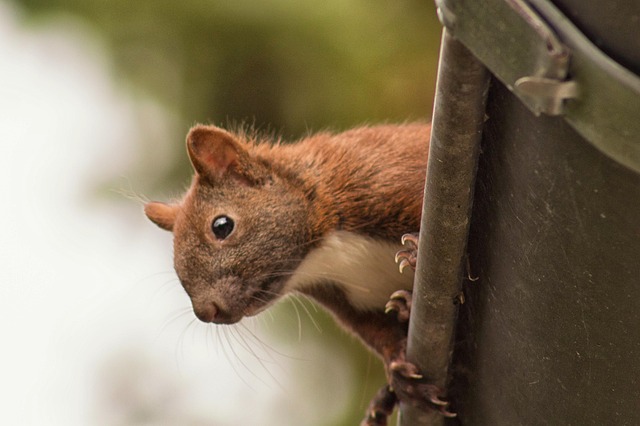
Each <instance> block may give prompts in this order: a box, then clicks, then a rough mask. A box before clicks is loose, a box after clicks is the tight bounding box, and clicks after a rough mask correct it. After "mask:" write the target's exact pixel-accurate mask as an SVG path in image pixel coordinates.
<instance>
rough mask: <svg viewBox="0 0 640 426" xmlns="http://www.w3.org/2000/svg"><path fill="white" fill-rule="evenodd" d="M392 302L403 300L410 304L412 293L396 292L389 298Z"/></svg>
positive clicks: (405, 291)
mask: <svg viewBox="0 0 640 426" xmlns="http://www.w3.org/2000/svg"><path fill="white" fill-rule="evenodd" d="M389 299H391V300H403V301H405V302H409V301H410V300H411V292H409V291H407V290H396V291H394V292H393V293H391V296H389Z"/></svg>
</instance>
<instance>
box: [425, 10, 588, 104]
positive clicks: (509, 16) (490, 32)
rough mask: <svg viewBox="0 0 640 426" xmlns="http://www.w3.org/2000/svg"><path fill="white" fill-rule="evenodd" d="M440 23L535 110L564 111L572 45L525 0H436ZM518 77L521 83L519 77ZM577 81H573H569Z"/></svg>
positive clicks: (570, 93) (572, 92) (569, 94)
mask: <svg viewBox="0 0 640 426" xmlns="http://www.w3.org/2000/svg"><path fill="white" fill-rule="evenodd" d="M436 4H437V6H438V16H439V17H440V20H441V21H442V23H443V24H444V25H445V26H446V27H447V28H448V29H449V30H450V31H452V33H453V35H454V36H455V37H456V38H458V39H460V41H462V42H463V43H464V44H465V45H466V46H467V47H468V48H469V49H470V50H471V51H472V52H473V53H474V55H476V57H477V58H478V59H480V60H481V61H482V62H483V63H484V64H485V65H486V66H487V68H489V69H490V70H491V71H492V72H493V74H494V75H495V76H496V77H497V78H499V79H500V80H501V81H502V82H503V83H504V84H506V85H507V87H508V88H509V89H510V90H511V91H513V92H514V93H515V94H516V95H518V96H519V97H520V98H521V99H522V101H523V102H524V103H525V104H526V105H527V107H528V108H529V109H530V110H531V111H532V112H533V113H534V114H536V115H540V114H541V113H544V114H548V115H560V114H562V113H563V105H564V100H565V99H568V98H572V97H575V96H576V94H577V90H575V89H572V90H569V91H567V90H565V89H560V90H556V89H554V88H561V87H568V86H566V85H565V84H566V81H565V79H566V77H567V72H568V69H569V49H567V48H566V46H564V45H563V44H562V43H561V42H560V40H559V39H558V38H557V37H556V35H555V33H554V32H553V31H552V30H551V29H550V28H549V27H548V26H547V24H546V23H545V22H544V21H543V20H542V19H541V18H540V17H539V16H538V15H537V14H536V13H535V12H534V11H533V9H531V7H529V6H528V5H527V4H526V3H525V2H524V1H522V0H500V1H496V0H493V1H486V0H485V1H482V0H477V1H455V0H437V1H436ZM518 82H520V83H518ZM570 86H571V87H575V84H571V85H570Z"/></svg>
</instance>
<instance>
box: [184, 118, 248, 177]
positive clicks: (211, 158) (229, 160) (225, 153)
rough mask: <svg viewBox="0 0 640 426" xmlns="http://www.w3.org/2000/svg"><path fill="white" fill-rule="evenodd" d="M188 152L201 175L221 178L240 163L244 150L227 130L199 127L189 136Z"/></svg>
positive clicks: (191, 131) (194, 166)
mask: <svg viewBox="0 0 640 426" xmlns="http://www.w3.org/2000/svg"><path fill="white" fill-rule="evenodd" d="M187 150H188V152H189V158H190V159H191V164H193V168H194V169H195V170H196V172H197V173H198V174H199V175H201V176H207V177H213V178H220V177H222V176H223V175H224V174H225V173H226V172H227V170H228V169H229V168H231V167H232V166H233V165H234V164H235V163H237V162H238V160H239V157H240V156H241V155H242V150H243V148H242V147H241V146H240V144H239V142H238V141H237V140H236V139H235V137H234V136H233V135H231V133H229V132H227V131H226V130H223V129H220V128H218V127H215V126H203V125H198V126H195V127H193V128H192V129H191V130H190V131H189V134H188V135H187Z"/></svg>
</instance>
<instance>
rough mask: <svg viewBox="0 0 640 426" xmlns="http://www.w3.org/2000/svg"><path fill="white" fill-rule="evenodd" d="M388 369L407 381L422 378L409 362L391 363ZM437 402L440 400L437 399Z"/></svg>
mask: <svg viewBox="0 0 640 426" xmlns="http://www.w3.org/2000/svg"><path fill="white" fill-rule="evenodd" d="M389 368H390V369H391V371H393V372H395V373H398V374H400V375H402V376H403V377H406V378H409V379H416V380H420V379H422V378H423V376H422V374H420V373H418V367H416V366H415V365H413V364H412V363H410V362H403V361H393V362H392V363H391V364H389ZM435 398H436V399H437V398H438V397H437V396H435ZM438 401H440V400H439V399H438ZM436 405H441V404H436Z"/></svg>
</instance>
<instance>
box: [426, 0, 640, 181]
mask: <svg viewBox="0 0 640 426" xmlns="http://www.w3.org/2000/svg"><path fill="white" fill-rule="evenodd" d="M436 5H437V7H438V16H439V17H440V20H441V21H442V23H443V24H444V25H445V26H446V27H447V29H448V30H449V31H450V32H451V34H452V35H453V36H454V37H455V38H457V39H458V40H460V41H461V42H462V43H463V44H464V45H465V46H466V47H467V48H468V49H469V50H470V51H471V52H472V53H473V54H474V55H475V56H476V57H477V58H478V59H479V60H480V61H481V62H482V63H483V64H484V65H485V66H486V67H487V68H488V69H489V70H490V71H491V73H492V74H493V75H494V76H495V77H496V78H497V79H498V80H500V81H501V82H502V83H503V84H505V85H506V86H507V87H508V88H509V90H511V91H512V92H513V93H514V94H515V95H516V96H518V98H520V100H521V101H522V102H523V103H524V104H525V105H526V106H527V107H528V108H529V109H530V110H531V111H532V112H533V113H534V114H535V115H540V114H541V113H542V114H547V115H554V116H558V115H560V116H563V117H564V119H565V120H567V122H568V123H569V124H570V125H571V126H572V127H573V128H574V129H575V130H576V131H577V132H578V133H579V134H580V135H582V136H583V137H584V138H585V139H586V140H588V141H589V142H590V143H591V144H593V145H594V146H595V147H596V148H598V149H599V150H601V151H602V152H603V153H605V154H606V155H608V156H609V157H611V158H613V159H614V160H616V161H617V162H619V163H621V164H623V165H625V166H626V167H629V168H631V169H632V170H635V171H636V172H640V119H638V111H640V77H639V76H637V75H635V74H633V73H632V72H630V71H629V70H627V69H625V68H624V67H622V66H621V65H620V64H618V63H616V62H615V61H613V60H612V59H611V58H609V57H608V56H606V55H605V54H604V53H603V52H602V51H600V50H599V49H598V48H597V47H596V46H595V45H594V44H593V43H591V42H590V41H589V40H588V39H587V38H586V37H585V36H584V35H583V34H582V33H581V32H580V31H579V30H578V29H577V28H576V27H575V26H574V25H573V24H572V23H571V22H570V21H569V20H568V19H567V18H566V17H565V16H564V15H563V14H562V13H561V12H560V11H558V9H557V8H556V7H555V6H554V5H553V3H551V1H549V0H436Z"/></svg>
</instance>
